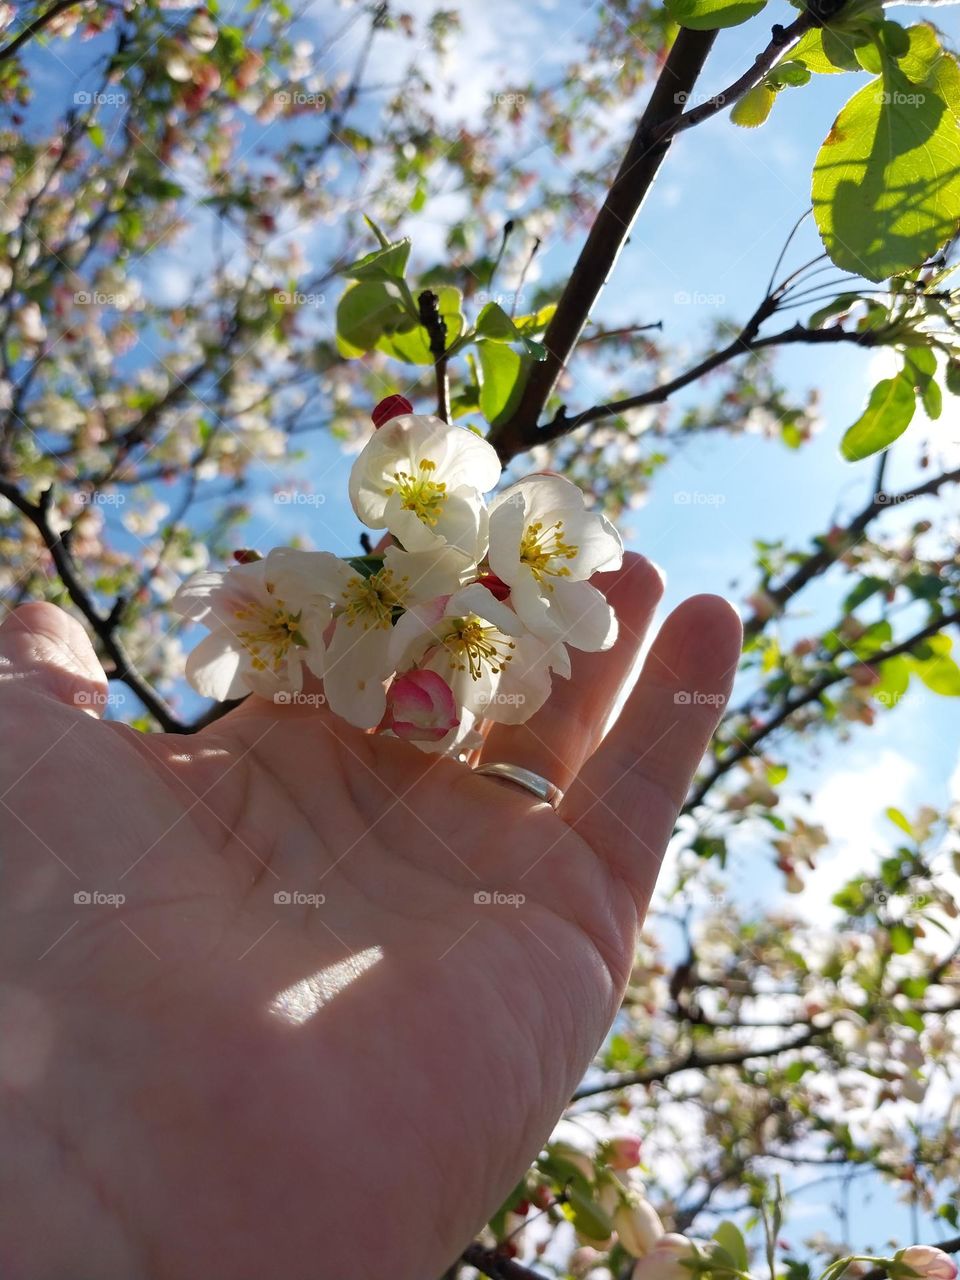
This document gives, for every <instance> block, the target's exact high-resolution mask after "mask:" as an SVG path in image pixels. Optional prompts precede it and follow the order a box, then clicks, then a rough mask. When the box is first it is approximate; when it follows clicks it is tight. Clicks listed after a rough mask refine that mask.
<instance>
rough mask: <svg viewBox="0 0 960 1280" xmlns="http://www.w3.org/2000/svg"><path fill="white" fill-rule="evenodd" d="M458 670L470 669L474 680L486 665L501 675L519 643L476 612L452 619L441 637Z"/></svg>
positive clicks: (477, 678) (495, 673)
mask: <svg viewBox="0 0 960 1280" xmlns="http://www.w3.org/2000/svg"><path fill="white" fill-rule="evenodd" d="M441 644H444V645H446V647H447V650H448V651H449V653H450V656H451V660H452V662H453V665H454V667H455V668H456V670H457V671H469V672H470V678H471V679H472V680H479V679H480V677H481V676H482V675H483V668H484V666H487V667H489V668H490V671H491V672H492V673H493V674H494V675H499V673H500V672H501V671H502V670H503V668H504V667H505V666H506V665H507V663H508V662H509V661H510V659H511V658H512V657H513V652H512V651H513V650H514V649H515V648H516V645H515V644H514V642H513V641H512V640H508V639H507V637H506V636H504V635H503V634H502V632H500V631H498V630H497V628H496V627H494V626H491V625H490V623H488V622H484V621H483V619H482V618H478V617H477V615H476V614H475V613H474V614H470V615H469V617H466V618H452V619H450V630H449V631H448V632H447V633H446V635H444V636H442V637H441Z"/></svg>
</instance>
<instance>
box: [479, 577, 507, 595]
mask: <svg viewBox="0 0 960 1280" xmlns="http://www.w3.org/2000/svg"><path fill="white" fill-rule="evenodd" d="M477 582H478V583H479V584H480V586H481V587H486V588H487V590H488V591H489V592H490V594H491V595H492V596H493V597H494V599H496V600H506V598H507V596H508V595H509V594H510V588H509V587H508V586H507V584H506V583H505V582H504V581H503V579H502V578H498V577H497V575H496V574H495V573H482V574H481V575H480V577H479V578H478V579H477Z"/></svg>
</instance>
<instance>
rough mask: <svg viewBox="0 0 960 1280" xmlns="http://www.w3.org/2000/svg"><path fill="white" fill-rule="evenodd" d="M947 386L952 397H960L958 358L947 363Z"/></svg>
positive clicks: (951, 358)
mask: <svg viewBox="0 0 960 1280" xmlns="http://www.w3.org/2000/svg"><path fill="white" fill-rule="evenodd" d="M946 384H947V390H948V391H949V392H950V394H951V395H952V396H960V359H958V358H957V357H956V356H951V357H950V359H949V360H948V361H947V372H946Z"/></svg>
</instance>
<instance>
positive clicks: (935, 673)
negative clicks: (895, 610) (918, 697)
mask: <svg viewBox="0 0 960 1280" xmlns="http://www.w3.org/2000/svg"><path fill="white" fill-rule="evenodd" d="M952 648H953V642H952V641H951V639H950V637H949V636H945V635H942V634H941V635H935V636H931V637H930V638H929V639H928V640H926V641H925V642H924V644H923V645H922V646H919V645H918V646H917V649H918V650H919V653H917V652H915V653H914V655H913V656H911V657H910V658H908V659H907V661H908V662H909V664H910V667H911V669H912V670H913V672H914V673H915V674H916V675H917V676H919V678H920V679H921V680H922V681H923V683H924V684H925V685H926V686H927V688H928V689H929V690H930V691H931V692H932V693H938V694H939V695H940V696H941V697H942V698H960V667H958V666H957V664H956V662H955V661H954V660H953V658H951V656H950V651H951V649H952Z"/></svg>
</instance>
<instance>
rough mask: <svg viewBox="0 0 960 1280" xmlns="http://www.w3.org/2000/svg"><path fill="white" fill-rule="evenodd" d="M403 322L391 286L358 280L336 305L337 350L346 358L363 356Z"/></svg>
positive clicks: (395, 294) (402, 310)
mask: <svg viewBox="0 0 960 1280" xmlns="http://www.w3.org/2000/svg"><path fill="white" fill-rule="evenodd" d="M405 322H407V323H408V320H407V315H406V312H405V310H404V308H403V305H402V303H401V302H400V299H399V296H398V294H397V291H396V288H395V286H391V285H385V284H381V283H379V282H377V281H373V280H366V281H358V282H357V283H356V284H351V285H350V286H348V288H347V290H346V291H345V293H344V295H343V297H342V298H341V299H340V301H339V302H338V303H337V349H338V351H339V352H340V354H341V355H343V356H347V357H348V358H349V357H353V356H361V355H365V354H366V353H367V352H368V351H372V350H373V348H374V347H375V346H376V345H377V343H378V342H379V341H380V339H381V338H382V336H383V334H384V333H385V332H386V331H387V330H388V329H394V328H396V327H397V325H400V324H403V323H405Z"/></svg>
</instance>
